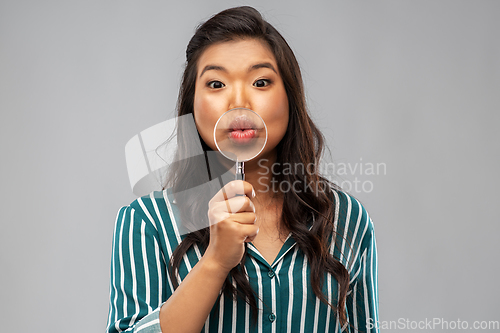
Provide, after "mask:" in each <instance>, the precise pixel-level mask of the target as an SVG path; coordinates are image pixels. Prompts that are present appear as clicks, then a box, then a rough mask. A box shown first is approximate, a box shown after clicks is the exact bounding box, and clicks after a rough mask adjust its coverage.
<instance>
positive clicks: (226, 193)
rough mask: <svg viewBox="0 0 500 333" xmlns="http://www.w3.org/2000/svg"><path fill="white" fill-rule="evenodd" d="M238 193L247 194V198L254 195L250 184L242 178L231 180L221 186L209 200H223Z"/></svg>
mask: <svg viewBox="0 0 500 333" xmlns="http://www.w3.org/2000/svg"><path fill="white" fill-rule="evenodd" d="M238 195H240V196H247V197H249V198H253V197H255V191H254V190H253V186H252V184H250V183H249V182H246V181H244V180H233V181H231V182H229V183H227V184H226V185H225V186H224V187H223V188H221V189H220V190H219V192H217V194H215V195H214V197H213V198H212V200H210V201H211V202H212V201H214V202H217V201H224V200H227V199H230V198H233V197H235V196H238Z"/></svg>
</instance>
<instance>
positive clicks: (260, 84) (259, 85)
mask: <svg viewBox="0 0 500 333" xmlns="http://www.w3.org/2000/svg"><path fill="white" fill-rule="evenodd" d="M270 83H271V81H270V80H266V79H260V80H257V81H255V82H254V84H253V85H254V86H255V87H257V88H263V87H265V86H267V85H269V84H270Z"/></svg>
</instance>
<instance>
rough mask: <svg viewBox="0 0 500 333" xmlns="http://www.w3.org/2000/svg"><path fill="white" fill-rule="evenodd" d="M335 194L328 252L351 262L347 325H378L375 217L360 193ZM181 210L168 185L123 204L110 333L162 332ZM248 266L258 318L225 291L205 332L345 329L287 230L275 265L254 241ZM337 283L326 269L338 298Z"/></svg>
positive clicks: (189, 263)
mask: <svg viewBox="0 0 500 333" xmlns="http://www.w3.org/2000/svg"><path fill="white" fill-rule="evenodd" d="M334 195H335V201H336V203H337V205H336V214H335V220H334V226H335V231H336V236H334V238H335V242H332V244H331V247H330V252H331V254H332V255H333V256H334V258H340V262H341V263H342V264H344V266H345V267H348V271H349V275H350V283H349V292H348V296H347V300H346V313H347V319H348V324H347V326H345V327H344V328H343V329H344V332H378V329H377V328H376V327H374V326H376V325H373V323H378V295H377V255H376V246H375V236H374V230H373V223H372V221H371V219H370V217H369V216H368V214H367V212H366V210H365V209H364V208H363V206H362V205H361V204H360V203H359V202H358V201H357V200H356V199H355V198H353V197H351V196H349V195H348V194H345V193H343V192H339V191H337V192H336V191H334ZM178 216H179V214H178V211H177V207H176V206H175V205H174V204H173V196H172V194H171V193H170V192H168V191H162V192H153V193H151V194H150V195H149V196H145V197H142V198H139V199H137V200H135V201H134V202H133V203H132V204H130V205H129V206H125V207H122V208H121V209H120V210H119V212H118V215H117V218H116V224H115V231H114V238H113V252H112V262H111V286H110V303H109V309H110V310H109V316H108V327H107V332H108V333H114V332H122V331H127V332H141V333H149V332H155V333H157V332H161V328H160V321H159V310H160V307H161V306H162V304H163V303H164V302H165V301H166V300H167V299H168V298H169V297H170V296H171V295H172V293H173V292H174V289H173V284H172V281H171V280H170V278H169V276H168V273H167V270H166V269H167V263H168V261H169V259H170V257H171V256H172V252H173V251H174V250H175V248H176V247H177V245H178V244H179V243H180V242H181V240H182V239H183V236H182V235H180V233H179V225H178V224H177V223H178V222H177V219H178ZM341 253H342V254H343V255H341ZM202 255H203V249H201V248H200V247H198V246H196V245H195V246H193V247H191V248H190V249H189V250H188V251H187V252H186V255H184V258H183V260H182V261H181V264H180V267H179V275H178V276H177V279H178V282H179V283H180V282H181V281H182V279H183V278H184V277H185V276H186V275H187V274H188V273H189V271H190V270H191V268H192V267H194V265H196V263H197V262H198V261H199V260H200V259H201V257H202ZM348 262H349V263H350V265H347V263H348ZM244 269H245V271H246V273H247V274H248V277H249V281H250V285H251V286H252V288H253V290H254V291H255V293H256V295H257V296H258V298H257V302H258V307H259V311H258V321H257V323H256V324H253V323H252V318H251V315H250V306H249V305H248V304H247V303H246V302H245V301H244V300H242V299H241V298H239V297H238V298H236V299H233V298H232V297H230V296H229V297H228V296H226V295H225V294H222V295H221V296H220V297H219V300H218V302H216V303H215V305H214V307H213V308H212V311H211V312H210V314H209V316H208V318H207V319H206V322H205V325H204V327H203V329H202V332H207V333H208V332H220V333H223V332H245V333H247V332H248V333H250V332H255V333H267V332H269V333H281V332H286V333H288V332H290V333H291V332H308V333H309V332H341V331H342V328H341V327H340V324H339V321H338V318H337V317H336V314H335V312H334V311H332V309H331V308H330V307H329V306H328V305H327V304H325V303H323V302H321V301H320V300H319V299H318V298H317V297H316V295H315V294H314V293H313V290H312V287H311V283H310V276H309V274H310V266H309V263H308V258H307V257H306V256H304V253H303V252H302V251H301V249H300V248H299V246H298V245H297V244H296V243H295V241H294V239H293V237H291V236H288V238H287V240H286V241H285V243H284V244H283V246H282V248H281V250H280V252H279V254H278V255H277V257H276V259H275V260H274V262H273V263H272V264H271V265H270V264H269V263H268V262H267V261H266V260H265V259H264V257H263V256H262V255H261V254H260V253H259V251H258V249H257V248H255V247H254V246H253V245H252V244H251V243H248V258H247V260H245V265H244ZM337 289H338V288H337V281H336V280H335V278H334V277H332V276H331V275H330V274H326V275H325V281H324V283H323V292H324V294H325V296H326V297H327V299H328V301H329V302H330V303H332V304H336V302H337ZM186 320H189V315H188V314H186ZM370 323H371V324H370Z"/></svg>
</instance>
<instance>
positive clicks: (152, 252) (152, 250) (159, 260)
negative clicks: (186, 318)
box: [106, 206, 166, 333]
mask: <svg viewBox="0 0 500 333" xmlns="http://www.w3.org/2000/svg"><path fill="white" fill-rule="evenodd" d="M158 239H159V238H158V232H157V230H156V228H155V227H154V226H153V225H152V224H151V223H150V222H149V221H147V220H146V219H143V218H142V216H141V214H140V213H139V212H137V211H136V210H135V209H134V208H132V207H130V206H125V207H122V208H121V209H120V210H119V212H118V215H117V218H116V223H115V229H114V235H113V250H112V258H111V283H110V298H109V315H108V323H107V330H106V332H107V333H118V332H141V333H160V332H161V328H160V320H159V311H160V308H161V305H162V304H163V302H164V299H163V295H164V294H165V289H164V288H165V286H164V283H163V281H165V276H164V274H166V273H165V272H166V267H165V260H164V258H163V256H162V252H161V250H160V246H159V241H158Z"/></svg>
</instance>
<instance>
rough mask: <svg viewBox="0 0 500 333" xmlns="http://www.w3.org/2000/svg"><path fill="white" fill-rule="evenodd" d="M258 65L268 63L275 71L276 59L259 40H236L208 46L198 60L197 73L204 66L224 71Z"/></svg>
mask: <svg viewBox="0 0 500 333" xmlns="http://www.w3.org/2000/svg"><path fill="white" fill-rule="evenodd" d="M258 63H270V64H272V65H273V67H274V68H276V69H277V63H276V59H275V57H274V55H273V53H272V52H271V50H270V49H269V47H268V46H267V44H266V43H265V42H263V41H261V40H259V39H255V38H252V39H237V40H231V41H226V42H220V43H216V44H213V45H211V46H209V47H208V48H207V49H206V50H205V51H204V52H203V53H202V54H201V56H200V59H199V60H198V66H197V67H198V73H199V74H201V72H202V71H203V69H204V68H205V67H206V66H219V67H224V69H226V70H235V69H242V68H246V67H248V66H252V65H255V64H258Z"/></svg>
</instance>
